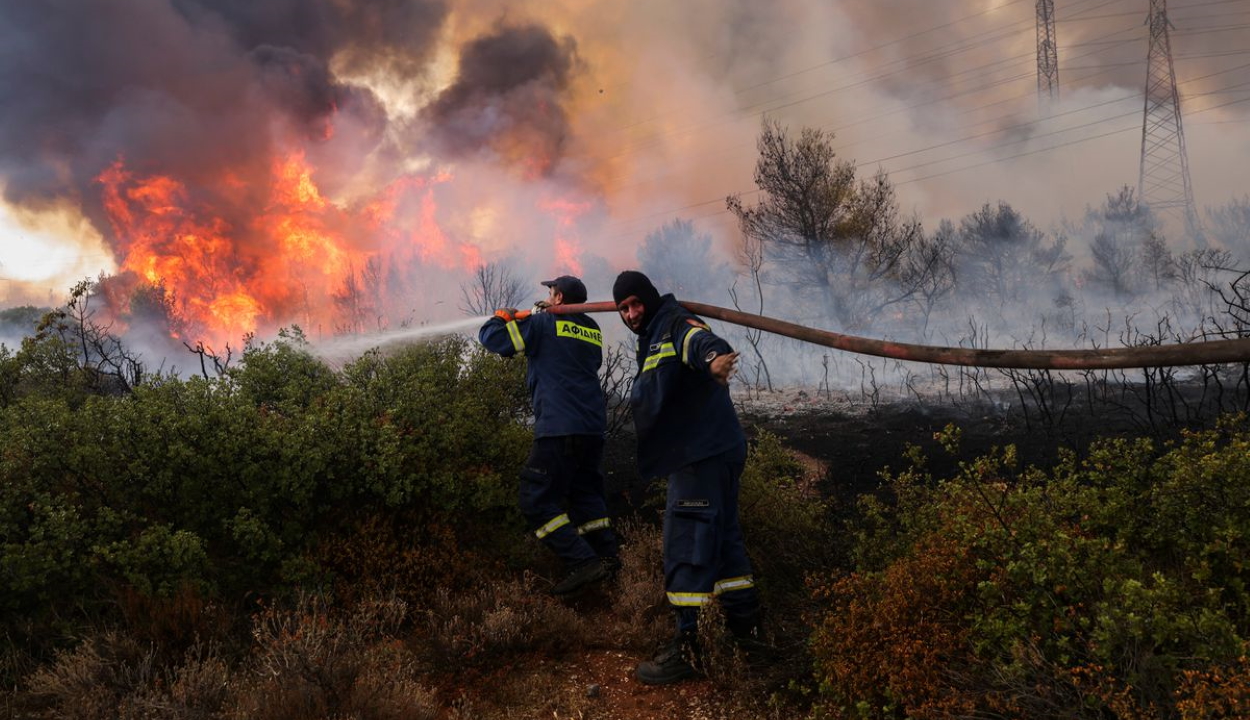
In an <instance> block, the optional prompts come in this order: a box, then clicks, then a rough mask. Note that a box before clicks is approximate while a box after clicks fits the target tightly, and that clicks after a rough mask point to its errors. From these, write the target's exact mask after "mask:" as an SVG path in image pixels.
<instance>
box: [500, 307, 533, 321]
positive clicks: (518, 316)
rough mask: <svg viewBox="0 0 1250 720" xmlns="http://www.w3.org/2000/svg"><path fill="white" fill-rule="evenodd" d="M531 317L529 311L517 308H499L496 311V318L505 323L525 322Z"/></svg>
mask: <svg viewBox="0 0 1250 720" xmlns="http://www.w3.org/2000/svg"><path fill="white" fill-rule="evenodd" d="M529 316H530V311H529V310H517V309H516V308H499V309H498V310H496V311H495V317H497V318H499V319H500V320H503V321H504V322H512V321H514V320H524V319H525V318H527V317H529Z"/></svg>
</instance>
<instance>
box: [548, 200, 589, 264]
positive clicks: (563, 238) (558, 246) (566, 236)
mask: <svg viewBox="0 0 1250 720" xmlns="http://www.w3.org/2000/svg"><path fill="white" fill-rule="evenodd" d="M539 207H540V208H541V209H542V210H544V211H545V212H547V213H550V214H551V215H552V216H553V217H554V218H555V220H556V236H555V256H556V266H557V269H559V270H561V271H563V272H569V273H572V274H574V275H581V274H582V261H581V255H582V247H581V240H580V238H579V237H578V234H577V219H578V218H579V217H581V216H582V215H583V214H585V213H586V211H587V210H589V209H590V207H591V203H589V202H576V201H572V200H563V199H559V198H555V199H551V200H545V201H543V202H541V203H539Z"/></svg>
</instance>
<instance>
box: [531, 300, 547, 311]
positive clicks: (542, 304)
mask: <svg viewBox="0 0 1250 720" xmlns="http://www.w3.org/2000/svg"><path fill="white" fill-rule="evenodd" d="M549 307H551V303H549V302H547V301H546V300H539V301H538V302H536V303H534V312H542V311H543V310H546V309H547V308H549Z"/></svg>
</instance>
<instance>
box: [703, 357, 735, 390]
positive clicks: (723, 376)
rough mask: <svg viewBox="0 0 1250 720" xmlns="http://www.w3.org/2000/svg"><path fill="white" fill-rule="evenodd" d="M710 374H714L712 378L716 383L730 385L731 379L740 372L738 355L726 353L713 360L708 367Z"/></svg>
mask: <svg viewBox="0 0 1250 720" xmlns="http://www.w3.org/2000/svg"><path fill="white" fill-rule="evenodd" d="M708 372H710V373H712V378H713V379H714V380H716V382H718V383H720V384H721V385H728V384H729V379H730V378H732V377H733V376H734V373H736V372H738V353H736V352H731V353H725V354H724V355H717V356H716V357H714V358H712V362H711V364H710V365H709V366H708Z"/></svg>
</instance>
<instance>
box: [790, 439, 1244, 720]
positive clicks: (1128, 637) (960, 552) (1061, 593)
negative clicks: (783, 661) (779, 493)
mask: <svg viewBox="0 0 1250 720" xmlns="http://www.w3.org/2000/svg"><path fill="white" fill-rule="evenodd" d="M955 437H956V433H953V432H948V433H947V434H946V436H945V437H944V438H943V439H944V440H946V441H947V442H948V445H954V443H955ZM890 479H891V480H892V481H893V487H894V488H895V489H896V490H897V492H896V494H895V497H894V500H895V501H896V502H897V504H896V505H894V506H888V505H882V504H878V503H872V502H869V503H867V504H865V508H866V509H867V510H868V513H867V515H866V518H867V519H868V522H866V523H865V524H863V525H862V526H861V528H860V535H859V544H860V548H859V552H858V556H859V557H860V558H861V559H862V568H861V571H859V572H856V573H853V574H851V575H849V576H847V577H844V578H841V579H839V580H836V581H833V582H830V583H827V584H825V585H824V586H823V587H822V588H820V590H819V591H818V597H819V598H820V599H821V600H822V601H823V602H825V603H827V609H826V611H825V612H824V614H823V616H822V617H821V618H820V627H819V628H818V629H817V631H816V633H815V636H814V638H813V640H814V646H813V647H814V652H815V655H816V659H817V669H818V675H819V677H820V679H821V681H822V683H823V689H824V691H825V701H824V704H825V706H826V710H828V711H830V712H831V713H832V714H834V715H841V716H863V717H902V716H904V715H906V716H908V717H939V716H948V715H949V714H950V713H952V712H955V713H959V714H976V713H992V714H1006V715H1008V716H1011V717H1038V718H1041V717H1055V716H1059V715H1062V716H1065V717H1105V713H1106V712H1108V711H1110V712H1112V713H1115V714H1116V715H1117V716H1120V717H1130V716H1141V717H1147V716H1149V717H1159V716H1173V715H1176V714H1177V711H1178V704H1179V703H1180V702H1181V701H1182V700H1183V701H1184V702H1185V703H1188V704H1189V705H1188V708H1189V709H1188V710H1187V711H1186V712H1187V713H1189V714H1192V713H1193V703H1194V702H1195V698H1201V697H1214V698H1217V699H1219V700H1221V701H1224V700H1227V698H1228V697H1230V696H1233V695H1235V694H1236V692H1239V691H1238V690H1237V689H1236V687H1231V686H1227V685H1224V684H1222V682H1223V680H1222V675H1221V673H1219V672H1217V671H1216V669H1217V668H1220V667H1230V668H1231V667H1235V666H1236V662H1237V658H1238V657H1239V654H1240V653H1241V652H1242V651H1243V646H1242V638H1244V637H1246V634H1247V632H1250V623H1248V621H1247V618H1248V617H1250V614H1248V613H1247V594H1246V592H1245V587H1246V582H1247V580H1250V575H1248V573H1247V570H1246V568H1245V565H1244V563H1242V562H1240V561H1239V560H1236V558H1242V557H1245V554H1246V552H1247V550H1250V548H1247V546H1246V543H1247V541H1246V538H1247V537H1250V517H1248V516H1247V515H1246V513H1245V508H1246V507H1247V506H1248V505H1250V484H1248V483H1250V426H1247V424H1246V422H1245V420H1244V419H1241V418H1239V419H1237V420H1235V421H1228V422H1226V423H1225V424H1224V425H1223V426H1222V427H1221V428H1220V429H1218V430H1212V431H1207V432H1202V433H1194V434H1191V435H1188V436H1186V437H1185V438H1184V440H1183V442H1181V443H1180V444H1179V445H1177V446H1175V447H1169V448H1163V449H1159V448H1156V447H1154V445H1153V444H1152V443H1151V442H1149V441H1123V440H1115V441H1106V442H1103V443H1101V444H1099V445H1096V446H1095V447H1094V448H1093V449H1092V450H1091V452H1090V455H1089V457H1088V458H1086V459H1085V460H1083V461H1078V460H1077V459H1076V458H1075V457H1074V456H1072V455H1070V454H1069V456H1068V457H1067V458H1066V459H1065V460H1064V461H1062V462H1061V463H1060V464H1059V465H1058V466H1057V467H1056V468H1055V469H1054V470H1053V471H1052V472H1051V473H1049V474H1047V473H1042V472H1041V471H1038V470H1035V469H1027V470H1023V471H1021V470H1018V469H1017V468H1016V467H1015V462H1014V453H1013V451H1012V449H1011V448H1006V449H1004V450H1001V451H998V452H995V453H993V454H991V455H990V456H988V457H983V458H980V459H978V460H975V461H972V462H967V463H963V464H962V467H961V471H960V472H959V474H958V476H957V477H955V478H953V479H951V480H947V481H942V482H933V481H932V478H930V477H928V476H927V475H926V474H925V473H924V472H923V470H920V469H915V468H914V469H913V470H912V471H909V472H905V473H903V474H902V475H900V476H898V477H893V478H890ZM865 546H868V547H865ZM872 559H876V560H878V561H879V565H878V566H874V564H873V563H872V562H871V561H872ZM863 560H867V561H868V562H863ZM1213 707H1214V706H1213ZM1195 716H1196V715H1195Z"/></svg>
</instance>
